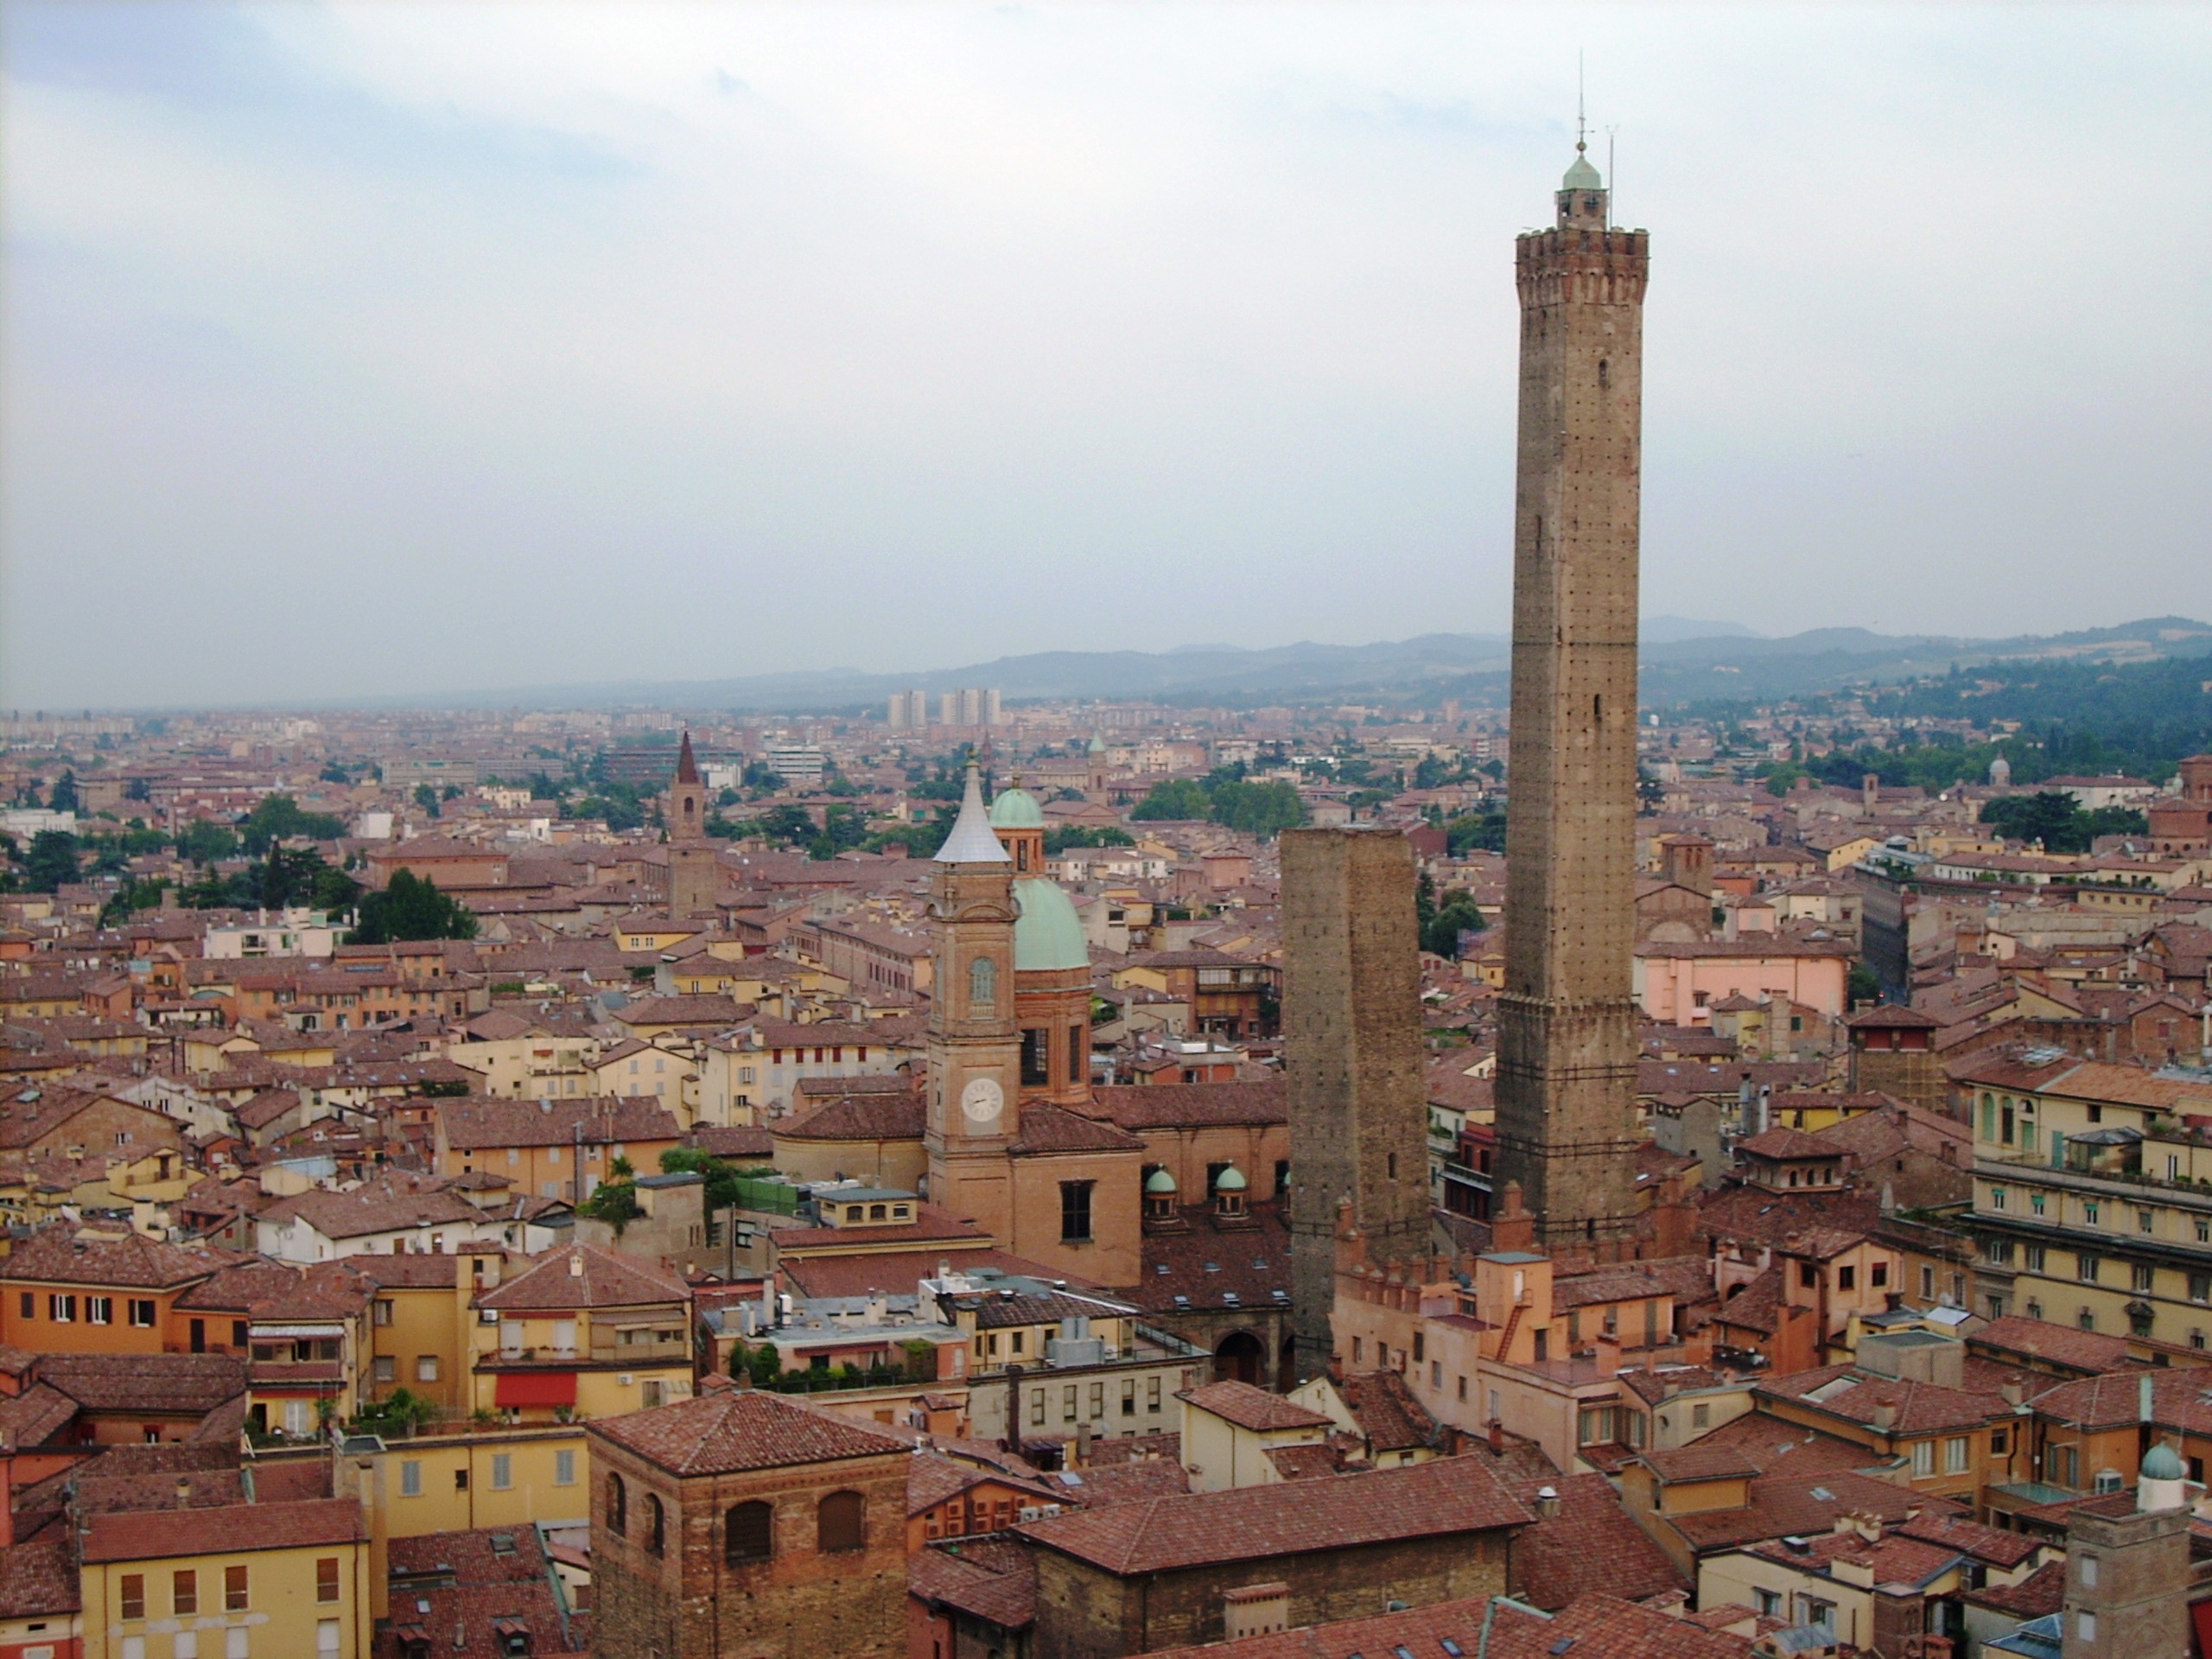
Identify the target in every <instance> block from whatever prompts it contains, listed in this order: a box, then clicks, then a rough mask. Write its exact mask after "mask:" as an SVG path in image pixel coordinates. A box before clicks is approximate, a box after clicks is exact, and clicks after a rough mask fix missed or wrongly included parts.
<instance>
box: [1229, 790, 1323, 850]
mask: <svg viewBox="0 0 2212 1659" xmlns="http://www.w3.org/2000/svg"><path fill="white" fill-rule="evenodd" d="M1209 816H1210V817H1211V818H1212V819H1213V821H1214V822H1215V823H1219V824H1224V825H1226V826H1227V827H1228V828H1230V829H1242V830H1243V831H1244V832H1245V833H1246V834H1247V835H1251V836H1257V837H1259V839H1260V840H1262V841H1272V840H1274V838H1275V836H1277V835H1279V834H1281V832H1282V831H1283V830H1285V829H1296V828H1297V827H1298V826H1299V825H1300V824H1301V823H1305V822H1306V803H1305V802H1304V801H1302V800H1300V798H1299V796H1298V791H1297V790H1296V789H1295V788H1294V786H1293V785H1289V784H1286V783H1281V782H1274V783H1265V784H1249V783H1245V782H1243V781H1241V780H1237V781H1232V782H1229V783H1224V784H1222V785H1218V786H1217V787H1216V788H1215V790H1214V791H1213V804H1212V808H1211V812H1210V814H1209Z"/></svg>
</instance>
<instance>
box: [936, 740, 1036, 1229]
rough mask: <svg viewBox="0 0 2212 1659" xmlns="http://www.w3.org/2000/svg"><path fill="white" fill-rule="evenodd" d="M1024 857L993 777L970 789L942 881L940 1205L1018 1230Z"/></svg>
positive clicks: (972, 773)
mask: <svg viewBox="0 0 2212 1659" xmlns="http://www.w3.org/2000/svg"><path fill="white" fill-rule="evenodd" d="M930 914H931V920H932V921H933V922H934V923H935V925H936V928H937V949H936V965H937V978H936V982H935V983H934V984H933V985H932V986H931V995H930V1020H929V1042H928V1056H929V1060H928V1064H929V1085H928V1086H929V1101H928V1107H929V1116H928V1128H927V1129H926V1131H925V1135H924V1145H925V1147H926V1149H927V1151H928V1154H929V1163H930V1176H929V1180H930V1190H929V1193H928V1198H929V1201H930V1202H931V1204H933V1205H938V1206H939V1207H940V1208H942V1209H945V1210H949V1211H952V1212H953V1213H954V1214H956V1215H962V1216H970V1217H974V1218H975V1220H976V1223H977V1224H979V1225H981V1226H982V1227H984V1228H987V1229H988V1230H989V1231H990V1232H991V1233H992V1234H993V1235H994V1236H997V1237H1000V1238H1007V1237H1009V1236H1012V1232H1013V1223H1014V1192H1013V1182H1012V1172H1011V1169H1010V1166H1009V1162H1008V1159H1007V1148H1008V1147H1010V1146H1011V1145H1012V1144H1013V1142H1014V1140H1015V1138H1016V1137H1017V1136H1018V1135H1020V1128H1021V1125H1020V1107H1019V1104H1018V1098H1017V1097H1018V1096H1019V1093H1020V1084H1021V1032H1020V1025H1019V1023H1018V1021H1017V1020H1016V1018H1015V1014H1014V923H1015V921H1016V920H1017V919H1018V918H1019V915H1020V912H1019V910H1018V908H1017V906H1016V905H1015V903H1014V859H1013V856H1012V855H1010V854H1008V853H1007V849H1006V848H1005V847H1004V846H1003V845H1002V844H1001V842H1000V841H999V838H998V836H996V835H995V833H993V831H992V829H991V820H990V813H989V811H988V809H986V808H985V806H984V805H983V791H982V779H981V778H980V777H979V776H978V774H977V772H976V764H975V762H974V761H973V760H970V761H969V764H968V789H967V793H966V795H965V797H964V798H963V799H962V801H961V803H960V816H959V817H958V818H957V819H956V820H955V821H954V823H953V826H952V833H951V834H950V836H946V837H945V842H944V846H943V847H942V848H940V849H938V855H937V859H936V867H935V868H934V869H933V870H932V872H931V877H930Z"/></svg>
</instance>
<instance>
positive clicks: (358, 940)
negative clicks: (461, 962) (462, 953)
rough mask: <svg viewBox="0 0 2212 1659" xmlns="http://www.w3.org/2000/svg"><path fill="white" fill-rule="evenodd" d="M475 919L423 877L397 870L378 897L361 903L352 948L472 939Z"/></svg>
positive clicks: (462, 906)
mask: <svg viewBox="0 0 2212 1659" xmlns="http://www.w3.org/2000/svg"><path fill="white" fill-rule="evenodd" d="M475 937H476V918H475V917H474V916H472V915H470V914H469V912H468V908H467V906H465V905H462V904H461V903H459V902H457V901H456V900H454V899H451V898H448V896H447V895H446V894H444V893H440V892H439V891H438V888H437V884H436V883H435V881H432V880H429V878H428V877H427V876H425V877H417V876H416V874H415V873H414V872H413V871H412V870H397V871H395V872H394V873H393V874H392V878H391V885H390V886H389V887H386V888H385V890H384V891H383V892H382V893H370V894H368V895H366V896H365V898H363V899H362V900H361V907H360V919H359V922H358V923H357V924H356V925H355V926H354V929H353V941H352V942H353V944H391V943H393V942H394V941H395V940H400V939H473V938H475Z"/></svg>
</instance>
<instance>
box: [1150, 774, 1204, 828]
mask: <svg viewBox="0 0 2212 1659" xmlns="http://www.w3.org/2000/svg"><path fill="white" fill-rule="evenodd" d="M1212 810H1213V798H1212V797H1211V796H1210V795H1208V794H1207V793H1206V786H1205V785H1204V784H1202V783H1200V782H1198V779H1195V778H1171V779H1167V780H1166V781H1165V782H1162V783H1157V784H1154V785H1153V786H1152V790H1151V792H1150V793H1148V794H1147V795H1146V797H1145V798H1144V799H1142V800H1141V801H1139V802H1138V803H1137V804H1135V806H1134V807H1132V808H1130V809H1129V817H1132V818H1134V819H1137V820H1139V821H1147V820H1150V819H1154V818H1171V819H1184V818H1203V817H1206V816H1207V814H1208V813H1210V812H1211V811H1212Z"/></svg>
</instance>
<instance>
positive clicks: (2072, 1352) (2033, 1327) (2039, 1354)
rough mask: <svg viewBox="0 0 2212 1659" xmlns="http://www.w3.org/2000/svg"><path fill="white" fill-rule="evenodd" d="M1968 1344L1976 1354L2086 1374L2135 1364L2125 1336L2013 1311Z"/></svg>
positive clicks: (1990, 1323)
mask: <svg viewBox="0 0 2212 1659" xmlns="http://www.w3.org/2000/svg"><path fill="white" fill-rule="evenodd" d="M1967 1347H1969V1348H1971V1349H1973V1350H1974V1351H1975V1352H1976V1353H1986V1354H1992V1355H1999V1356H2004V1357H2012V1356H2016V1355H2017V1356H2018V1357H2021V1358H2024V1359H2033V1360H2041V1361H2044V1362H2045V1363H2050V1364H2053V1365H2056V1366H2058V1367H2060V1368H2062V1369H2063V1370H2072V1371H2075V1372H2078V1373H2081V1374H2082V1375H2090V1374H2094V1373H2095V1372H2099V1371H2117V1370H2126V1369H2129V1368H2131V1367H2133V1366H2134V1363H2133V1361H2132V1360H2131V1359H2130V1358H2129V1356H2128V1349H2127V1343H2126V1339H2125V1338H2120V1337H2113V1336H2107V1335H2103V1334H2101V1333H2100V1332H2094V1331H2081V1330H2077V1329H2075V1327H2074V1326H2072V1325H2056V1324H2053V1323H2051V1322H2050V1321H2049V1320H2047V1319H2023V1318H2021V1317H2020V1316H2019V1315H2018V1314H2012V1313H2008V1314H2006V1315H2005V1318H2003V1319H1992V1320H1991V1321H1990V1322H1989V1323H1988V1324H1987V1325H1983V1326H1982V1327H1981V1328H1980V1330H1978V1331H1976V1332H1974V1334H1973V1335H1972V1336H1970V1337H1968V1338H1967ZM2134 1369H2140V1368H2139V1367H2134Z"/></svg>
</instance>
